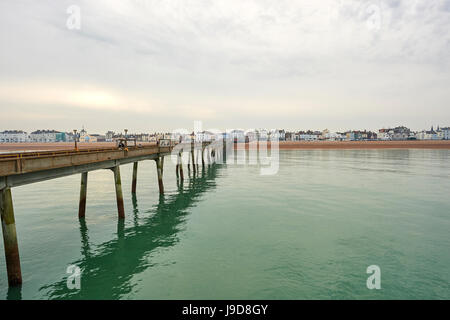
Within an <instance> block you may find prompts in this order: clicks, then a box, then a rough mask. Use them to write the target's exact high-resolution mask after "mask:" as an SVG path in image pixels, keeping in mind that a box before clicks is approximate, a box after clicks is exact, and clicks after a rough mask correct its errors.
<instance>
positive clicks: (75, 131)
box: [73, 129, 78, 151]
mask: <svg viewBox="0 0 450 320" xmlns="http://www.w3.org/2000/svg"><path fill="white" fill-rule="evenodd" d="M73 138H74V140H75V150H76V151H78V146H77V129H74V130H73Z"/></svg>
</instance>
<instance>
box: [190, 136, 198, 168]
mask: <svg viewBox="0 0 450 320" xmlns="http://www.w3.org/2000/svg"><path fill="white" fill-rule="evenodd" d="M194 151H195V148H194V142H192V143H191V157H192V169H193V171H194V175H195V173H196V171H197V169H196V167H195V155H194Z"/></svg>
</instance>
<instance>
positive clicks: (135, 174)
mask: <svg viewBox="0 0 450 320" xmlns="http://www.w3.org/2000/svg"><path fill="white" fill-rule="evenodd" d="M137 169H138V163H137V162H134V163H133V181H132V182H131V193H136V182H137Z"/></svg>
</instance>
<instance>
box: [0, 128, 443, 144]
mask: <svg viewBox="0 0 450 320" xmlns="http://www.w3.org/2000/svg"><path fill="white" fill-rule="evenodd" d="M192 134H193V133H192ZM192 134H186V135H185V136H186V137H187V138H190V137H192ZM194 135H195V139H196V140H201V141H207V140H211V139H214V138H215V137H216V136H217V133H213V132H209V131H202V132H196V133H195V134H194ZM220 135H222V134H220ZM226 135H227V136H228V137H230V138H233V139H235V140H238V141H240V142H244V141H245V142H249V141H264V140H274V139H278V140H279V141H319V140H327V141H372V140H381V141H389V140H397V141H399V140H450V127H439V126H437V127H436V128H434V127H431V128H430V130H422V131H412V130H410V129H409V128H407V127H405V126H398V127H395V128H383V129H379V130H378V131H377V132H373V131H368V130H349V131H346V132H331V131H330V130H328V129H325V130H322V131H314V130H307V131H300V130H299V131H286V130H284V129H277V130H266V129H256V130H247V131H244V130H232V131H229V132H227V133H226ZM180 136H183V135H181V134H176V135H174V134H172V133H128V130H126V129H125V130H124V132H123V133H116V132H113V131H108V132H106V133H105V134H97V133H88V131H87V130H86V129H84V128H83V129H81V130H80V131H78V130H74V131H73V132H61V131H56V130H36V131H33V132H31V133H27V132H25V131H23V130H4V131H2V132H0V143H22V142H24V143H25V142H27V143H33V142H36V143H51V142H74V141H75V139H76V140H77V141H78V142H89V143H96V142H112V141H115V140H117V139H120V138H127V139H134V140H135V141H137V142H156V141H158V140H159V139H177V140H178V139H179V138H180Z"/></svg>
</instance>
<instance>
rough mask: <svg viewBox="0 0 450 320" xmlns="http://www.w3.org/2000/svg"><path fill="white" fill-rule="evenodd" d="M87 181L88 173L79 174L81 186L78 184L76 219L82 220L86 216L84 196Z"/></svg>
mask: <svg viewBox="0 0 450 320" xmlns="http://www.w3.org/2000/svg"><path fill="white" fill-rule="evenodd" d="M87 179H88V173H87V172H83V173H81V184H80V203H79V205H78V218H80V219H81V218H84V216H85V215H86V194H87Z"/></svg>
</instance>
